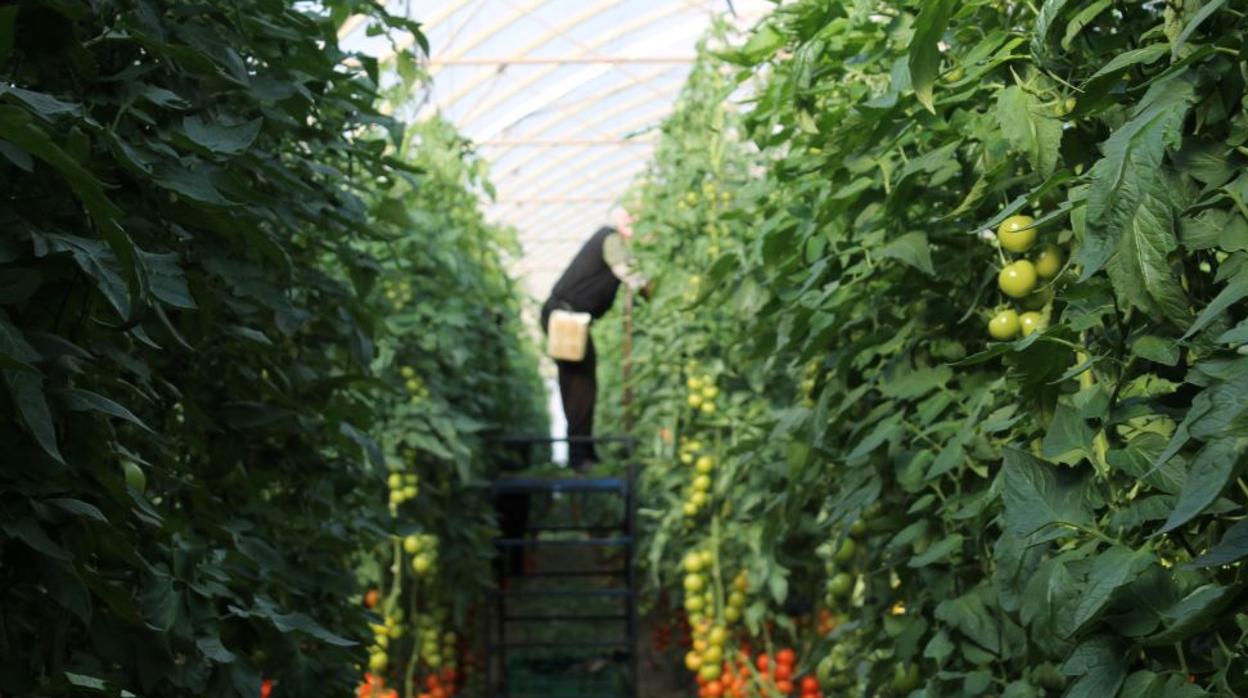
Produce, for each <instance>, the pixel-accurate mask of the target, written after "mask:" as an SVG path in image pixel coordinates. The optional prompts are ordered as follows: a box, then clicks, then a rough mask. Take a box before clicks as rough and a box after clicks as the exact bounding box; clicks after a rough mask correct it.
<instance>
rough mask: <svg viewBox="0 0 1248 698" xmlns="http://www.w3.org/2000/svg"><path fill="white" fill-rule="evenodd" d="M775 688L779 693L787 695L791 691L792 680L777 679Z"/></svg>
mask: <svg viewBox="0 0 1248 698" xmlns="http://www.w3.org/2000/svg"><path fill="white" fill-rule="evenodd" d="M776 690H777V691H780V694H781V695H785V696H787V695H789V694H791V693H793V682H792V681H777V682H776Z"/></svg>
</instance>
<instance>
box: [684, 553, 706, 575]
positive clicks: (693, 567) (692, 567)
mask: <svg viewBox="0 0 1248 698" xmlns="http://www.w3.org/2000/svg"><path fill="white" fill-rule="evenodd" d="M684 566H685V571H686V572H689V573H690V574H695V573H697V572H701V571H702V570H703V567H704V566H703V565H702V556H701V555H699V554H698V552H697V551H696V550H691V551H689V552H688V553H687V554H686V555H685V560H684Z"/></svg>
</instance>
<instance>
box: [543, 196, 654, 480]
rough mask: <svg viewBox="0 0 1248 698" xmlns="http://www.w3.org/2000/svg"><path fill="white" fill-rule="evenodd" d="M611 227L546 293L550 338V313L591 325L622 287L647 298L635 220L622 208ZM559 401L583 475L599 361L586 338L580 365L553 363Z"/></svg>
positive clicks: (590, 453) (572, 455)
mask: <svg viewBox="0 0 1248 698" xmlns="http://www.w3.org/2000/svg"><path fill="white" fill-rule="evenodd" d="M612 219H613V220H612V225H608V226H603V227H602V228H599V229H598V231H597V232H595V233H594V234H593V235H592V236H590V238H589V240H587V241H586V242H585V244H584V245H583V246H582V247H581V249H580V251H579V252H577V253H576V256H575V257H573V258H572V261H571V262H570V263H569V264H568V267H567V269H566V270H565V271H564V272H563V275H562V276H560V277H559V280H558V281H557V282H555V286H554V288H553V289H551V291H550V298H548V299H547V300H546V303H545V304H544V305H543V306H542V331H543V332H547V333H548V332H549V330H550V317H551V313H553V312H554V311H556V310H564V311H568V312H573V313H586V314H588V315H589V316H590V317H591V318H592V319H593V320H597V319H599V318H601V317H602V316H603V315H606V313H607V311H608V310H610V309H611V306H612V305H613V304H614V303H615V296H616V292H617V291H618V290H619V288H620V285H621V284H623V285H625V286H628V288H630V289H631V290H632V291H633V292H639V293H641V295H642V296H643V297H649V291H650V289H649V280H648V279H647V278H646V277H645V275H644V274H642V273H641V272H640V271H639V270H638V269H637V264H636V259H635V258H634V257H633V255H632V251H631V250H630V249H629V241H630V240H631V239H632V237H633V218H632V216H631V215H630V214H629V213H628V211H627V210H625V209H624V208H622V207H621V208H617V209H616V210H615V211H614V212H613V215H612ZM555 365H556V366H557V367H558V369H559V395H560V397H561V398H562V400H563V413H564V416H565V417H566V418H567V422H568V439H569V443H568V465H569V466H571V467H573V468H575V469H576V470H578V471H581V472H584V471H585V470H587V469H588V468H590V467H592V466H593V464H594V463H596V462H597V461H598V455H597V453H596V451H595V449H594V444H593V442H592V441H591V440H590V439H591V438H592V437H593V434H594V403H595V401H596V399H597V393H598V379H597V375H596V370H597V357H596V356H595V354H594V342H593V337H592V336H589V337H587V338H586V346H585V353H584V358H582V359H581V360H580V361H569V360H563V359H555Z"/></svg>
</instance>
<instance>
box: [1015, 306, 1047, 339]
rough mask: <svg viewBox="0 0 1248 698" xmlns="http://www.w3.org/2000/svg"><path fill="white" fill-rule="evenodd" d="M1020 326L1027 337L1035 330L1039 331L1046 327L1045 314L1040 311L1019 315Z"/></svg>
mask: <svg viewBox="0 0 1248 698" xmlns="http://www.w3.org/2000/svg"><path fill="white" fill-rule="evenodd" d="M1018 324H1019V327H1021V328H1022V332H1023V336H1024V337H1027V336H1029V335H1031V334H1032V333H1034V332H1039V331H1040V330H1043V329H1044V328H1045V322H1044V316H1043V315H1041V314H1040V313H1035V312H1031V313H1023V314H1022V315H1019V316H1018Z"/></svg>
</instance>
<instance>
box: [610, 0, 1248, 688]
mask: <svg viewBox="0 0 1248 698" xmlns="http://www.w3.org/2000/svg"><path fill="white" fill-rule="evenodd" d="M1246 16H1248V5H1246V4H1245V3H1243V2H1236V1H1234V0H1230V1H1228V2H1205V3H1200V2H1179V3H1112V2H1107V1H1106V2H1093V1H1090V0H1088V1H1080V2H1074V1H1068V0H1048V1H1047V2H1043V3H1035V4H1034V5H1033V4H1027V3H1002V2H996V1H991V0H977V1H975V2H966V3H938V2H875V1H865V2H850V3H827V2H820V1H816V0H809V1H807V0H799V1H798V2H795V3H788V4H786V5H785V6H784V7H782V8H781V9H778V10H777V11H776V12H775V13H774V14H773V15H772V16H771V17H770V18H768V19H767V20H765V21H764V22H763V24H762V25H761V26H760V27H759V28H758V29H757V30H756V31H755V33H754V35H753V38H752V39H750V40H749V41H748V42H746V43H745V44H744V48H741V49H728V50H720V51H718V52H716V53H715V54H708V55H707V56H706V57H705V58H704V59H703V61H702V62H701V63H700V64H699V66H698V67H697V68H696V69H695V71H694V73H693V76H692V77H691V80H690V83H689V85H688V86H687V88H686V92H685V95H684V96H683V97H682V99H681V102H680V105H679V108H678V111H677V113H676V115H675V116H674V117H672V119H671V120H669V121H668V122H667V123H666V125H665V126H664V131H663V133H664V139H663V140H662V142H661V143H660V146H659V149H658V154H657V159H656V163H655V165H654V167H653V168H652V171H651V173H650V175H649V176H648V177H647V178H646V180H645V181H644V182H643V183H642V184H641V185H640V186H639V187H638V189H637V202H636V208H637V210H638V212H639V213H640V215H641V217H642V219H641V221H640V222H639V223H638V234H639V237H640V238H641V244H640V245H639V255H640V257H641V259H642V263H643V266H648V267H649V268H648V271H649V272H651V273H652V274H654V275H655V276H656V277H657V278H658V280H659V292H658V294H657V296H656V298H655V299H654V302H652V303H651V304H649V305H646V306H642V307H641V308H640V309H639V316H638V319H637V322H636V324H637V327H638V338H637V342H636V345H635V347H634V357H635V362H636V364H637V369H636V371H635V372H634V374H633V376H632V379H631V384H630V386H629V387H631V389H632V390H633V392H634V394H636V395H638V396H639V397H640V399H641V404H640V405H639V406H638V408H637V410H638V412H637V414H636V415H635V417H636V418H637V420H638V423H639V424H640V428H641V429H642V430H643V431H644V433H645V434H646V435H647V436H653V438H646V439H643V443H648V444H650V448H649V452H648V457H649V458H650V461H651V465H652V467H651V469H650V472H649V473H648V476H647V477H648V485H649V491H648V499H647V509H646V511H647V513H648V514H649V515H650V516H651V517H652V519H653V520H654V522H655V524H656V532H655V535H654V536H653V538H652V540H651V544H650V554H649V556H648V558H647V559H648V561H649V562H650V564H651V576H652V579H653V580H654V581H655V582H656V583H658V584H661V585H663V586H665V587H670V588H676V585H677V580H678V577H677V576H676V573H675V571H674V567H673V564H672V563H674V562H676V561H678V560H679V559H680V556H681V555H683V554H684V551H685V550H688V549H691V548H695V547H706V546H712V547H714V548H715V549H717V550H718V553H719V558H720V561H721V562H720V567H721V568H722V569H724V570H734V569H736V568H746V569H748V570H749V572H750V582H751V593H752V594H753V595H755V596H756V598H759V600H757V601H755V602H754V604H753V606H752V607H751V609H750V610H749V611H748V612H747V613H746V614H745V619H746V621H747V625H749V626H750V628H751V630H752V631H753V632H754V633H756V634H759V635H760V636H762V638H763V640H764V641H765V642H767V643H770V642H772V641H773V640H774V639H775V637H774V635H773V634H769V633H768V631H767V628H766V627H765V625H764V624H762V623H761V621H762V620H764V619H766V618H771V619H773V620H775V621H777V626H776V630H775V632H778V633H779V632H783V633H784V634H785V635H787V636H788V638H789V639H787V640H784V641H785V642H796V643H798V644H799V646H800V648H801V649H800V650H799V654H800V655H801V656H803V657H806V656H813V657H814V662H815V663H820V662H819V659H820V658H821V657H822V658H824V660H823V662H822V663H820V664H821V666H820V667H819V673H820V675H821V676H824V677H826V678H827V683H825V685H824V686H823V689H824V690H825V692H830V693H831V694H835V695H847V696H855V695H877V694H882V693H885V692H886V691H887V690H888V689H886V688H885V687H886V686H887V685H888V684H889V681H890V679H891V678H892V677H893V674H894V667H895V666H898V662H902V661H904V662H910V661H914V662H918V663H919V666H920V667H921V670H922V673H923V675H924V677H925V678H924V681H923V682H922V685H923V687H924V692H923V693H922V695H925V696H956V695H1010V696H1038V695H1059V694H1061V692H1062V690H1063V688H1064V689H1066V690H1067V691H1068V692H1067V693H1066V695H1078V696H1084V695H1088V696H1091V695H1098V696H1113V695H1122V696H1137V695H1172V694H1173V695H1191V696H1200V695H1217V696H1230V695H1242V694H1244V693H1245V692H1248V665H1245V664H1244V661H1243V657H1244V656H1246V655H1248V639H1246V638H1248V616H1245V615H1244V614H1243V611H1242V609H1243V607H1244V598H1245V597H1244V594H1245V568H1244V566H1243V558H1244V554H1245V551H1244V532H1243V519H1244V517H1245V516H1246V515H1248V508H1246V502H1248V499H1246V498H1248V486H1245V483H1244V479H1243V472H1244V463H1245V457H1244V451H1245V447H1246V446H1248V418H1246V417H1245V415H1248V397H1245V396H1248V383H1245V380H1248V378H1245V376H1248V363H1246V359H1245V358H1244V356H1243V354H1244V352H1245V351H1246V350H1245V349H1244V346H1245V342H1246V341H1248V333H1246V332H1245V331H1244V323H1245V312H1246V310H1245V306H1244V304H1243V299H1244V298H1245V297H1248V285H1246V284H1245V282H1244V279H1245V278H1246V277H1245V268H1246V267H1245V265H1246V264H1248V257H1245V254H1246V252H1248V244H1245V237H1244V231H1245V230H1246V228H1245V226H1246V225H1248V208H1245V201H1248V189H1246V187H1248V179H1246V175H1245V174H1244V167H1243V166H1244V163H1245V161H1246V158H1248V97H1246V96H1245V95H1246V94H1248V92H1246V91H1245V85H1246V84H1248V83H1246V81H1248V63H1246V59H1245V54H1244V50H1245V45H1244V43H1243V37H1244V35H1245V30H1246V29H1248V26H1246V21H1245V17H1246ZM734 76H735V78H736V79H735V80H733V79H731V78H732V77H734ZM738 84H741V85H746V86H748V87H749V88H750V89H751V90H752V91H753V92H754V96H753V98H752V99H751V101H750V103H749V105H748V106H747V107H746V109H745V112H744V114H737V113H735V112H734V111H732V110H731V109H726V108H725V107H724V106H723V105H724V104H725V102H726V101H727V100H728V97H729V95H730V94H731V93H732V92H733V90H734V89H736V87H737V86H738ZM708 182H709V183H713V184H714V185H715V187H716V188H717V191H718V192H724V191H726V192H727V195H726V197H723V196H717V197H716V198H714V199H711V198H710V197H706V196H699V194H702V193H703V192H701V190H700V188H701V186H702V185H703V184H704V183H708ZM690 191H693V192H696V194H695V196H694V197H693V198H690V197H689V196H688V192H690ZM1020 212H1021V213H1027V214H1029V215H1033V216H1034V217H1035V219H1036V224H1035V227H1036V229H1037V231H1038V234H1039V243H1038V245H1046V244H1052V245H1056V246H1058V247H1059V248H1061V249H1062V250H1063V254H1064V258H1065V259H1068V260H1070V261H1068V262H1067V263H1066V265H1065V267H1064V269H1063V270H1062V272H1061V273H1059V274H1058V275H1057V276H1056V277H1055V278H1053V279H1052V280H1048V281H1045V280H1042V281H1041V288H1040V289H1039V290H1038V291H1037V293H1036V294H1034V295H1033V296H1032V297H1030V298H1026V299H1023V300H1022V301H1021V302H1020V305H1022V304H1027V307H1020V308H1019V310H1020V311H1021V310H1024V309H1027V310H1034V311H1036V312H1038V313H1040V314H1041V318H1042V320H1043V325H1042V326H1043V329H1042V330H1040V331H1039V332H1037V333H1035V334H1033V335H1030V336H1027V337H1024V338H1020V339H1017V340H1015V341H1012V342H1002V343H997V342H993V341H992V340H991V339H990V338H989V336H988V334H987V331H986V328H987V323H988V320H989V319H990V317H992V315H993V314H994V313H995V312H996V310H997V309H998V308H999V307H1005V306H1006V305H1007V304H1010V303H1011V301H1010V300H1009V299H1008V298H1004V297H1002V296H1001V295H1000V294H999V293H998V292H997V289H996V277H997V272H998V270H999V268H1000V267H1001V265H1003V264H1004V263H1006V262H1007V261H1008V256H1007V254H1006V253H1005V251H1004V250H1002V249H1000V248H998V247H997V245H996V244H995V236H993V235H991V234H990V232H991V231H992V230H993V229H995V228H996V226H997V225H998V224H999V223H1000V222H1001V221H1003V220H1004V219H1005V218H1006V217H1007V216H1010V215H1014V214H1016V213H1020ZM1037 249H1038V248H1037ZM610 364H611V362H609V361H607V362H604V365H610ZM707 373H709V374H712V375H713V376H714V379H715V382H716V385H718V387H719V388H720V390H721V391H722V394H721V395H720V396H719V398H718V404H717V409H716V410H715V411H714V412H713V413H710V414H708V413H707V412H705V411H703V410H702V409H700V408H699V409H694V410H691V409H690V408H689V406H688V405H687V404H686V396H687V378H688V377H690V376H695V377H701V376H702V375H703V374H707ZM689 404H692V403H689ZM690 439H694V440H698V441H700V442H701V443H702V445H704V446H705V445H707V444H709V446H707V447H708V448H710V449H711V450H713V452H714V453H715V454H716V456H717V458H719V459H720V462H719V464H718V465H717V470H716V473H715V480H716V482H715V483H714V485H713V486H712V488H711V495H710V498H709V499H710V501H709V506H706V507H705V508H702V509H699V510H698V511H697V512H696V513H693V514H692V515H690V514H689V513H688V512H686V511H683V510H684V509H685V507H684V504H683V502H682V497H688V496H689V495H688V494H687V492H688V490H687V488H688V485H689V482H690V479H691V474H690V472H689V468H688V466H687V465H684V464H682V463H680V459H679V456H680V454H681V448H682V444H687V443H688V441H689V440H690ZM860 519H861V520H864V521H865V531H866V532H865V534H863V536H862V538H861V539H860V540H859V543H858V545H857V546H856V552H855V553H854V555H853V556H852V559H851V560H849V561H848V562H837V561H835V560H834V559H832V558H833V556H832V555H831V554H830V552H829V551H833V550H836V549H837V545H839V544H838V543H837V541H839V540H841V539H842V538H843V537H844V536H845V535H847V531H848V529H849V528H850V526H851V524H852V523H854V522H855V521H857V520H860ZM824 543H826V544H824ZM821 544H823V545H821ZM821 558H822V559H821ZM838 572H848V573H850V574H851V575H852V576H853V579H854V587H853V591H852V593H851V594H849V595H848V596H847V597H845V598H840V597H838V596H837V595H829V597H828V598H827V599H826V600H824V601H823V602H822V603H823V604H825V605H826V606H827V608H828V609H829V610H830V611H831V612H832V613H833V614H834V615H835V616H836V617H837V618H838V619H839V620H840V621H841V625H842V629H841V630H838V631H836V632H835V633H834V634H833V635H831V636H830V637H821V636H817V635H815V634H813V633H811V632H809V631H808V630H802V631H800V632H799V631H790V630H785V628H786V627H793V626H792V624H791V621H790V620H789V617H788V616H789V615H790V614H800V613H803V612H805V611H807V610H809V609H810V608H811V607H812V605H818V604H819V603H820V602H819V599H820V598H821V597H822V596H823V585H824V583H825V580H826V579H827V578H828V577H829V576H831V574H833V573H838ZM767 597H770V599H768V598H767ZM898 604H900V606H899V605H898ZM903 607H904V613H903V612H900V611H901V609H902V608H903ZM720 612H722V608H721V609H720ZM755 646H756V647H757V646H758V645H755ZM1054 667H1060V670H1059V669H1055V668H1054ZM1189 679H1190V681H1189ZM915 695H918V694H915Z"/></svg>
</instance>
